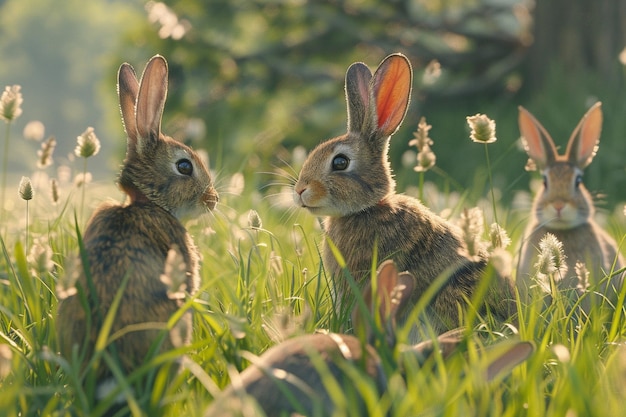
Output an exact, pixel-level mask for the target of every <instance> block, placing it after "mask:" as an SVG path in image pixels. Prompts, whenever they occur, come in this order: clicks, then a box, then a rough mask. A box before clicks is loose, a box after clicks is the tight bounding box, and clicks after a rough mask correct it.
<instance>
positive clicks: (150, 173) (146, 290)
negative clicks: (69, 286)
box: [57, 55, 218, 398]
mask: <svg viewBox="0 0 626 417" xmlns="http://www.w3.org/2000/svg"><path fill="white" fill-rule="evenodd" d="M167 74H168V69H167V62H166V61H165V59H164V58H163V57H161V56H158V55H157V56H154V57H153V58H152V59H151V60H150V62H148V64H147V65H146V68H145V71H144V73H143V75H142V77H141V82H139V83H138V81H137V78H136V76H135V72H134V70H133V68H132V67H131V66H130V65H128V64H123V65H122V66H121V67H120V70H119V73H118V82H119V83H118V93H119V99H120V108H121V112H122V118H123V122H124V127H125V130H126V134H127V136H128V148H127V152H126V159H125V160H124V164H123V166H122V170H121V173H120V175H119V181H118V182H119V186H120V188H121V189H122V190H123V191H124V193H126V194H127V195H128V201H127V202H126V203H125V204H123V205H120V204H114V203H105V204H103V205H102V206H101V207H99V208H98V209H97V210H96V211H95V212H94V214H93V216H92V217H91V219H90V220H89V222H88V225H87V228H86V230H85V232H84V236H83V245H84V253H83V254H82V259H83V261H86V262H85V263H84V264H83V265H82V267H80V268H79V269H80V275H79V277H78V280H77V282H76V288H77V290H78V295H73V296H70V297H69V298H66V299H64V300H62V301H61V302H60V304H59V309H58V317H57V325H58V339H59V347H60V351H61V354H62V355H63V356H64V357H65V358H68V359H69V358H71V357H72V352H73V351H74V350H75V349H77V352H78V353H79V354H81V353H82V354H83V355H84V363H86V362H88V361H89V360H90V359H91V357H92V355H93V353H94V346H95V343H96V340H97V338H98V336H99V333H100V331H101V328H102V326H103V319H104V317H105V316H106V315H107V313H108V311H109V308H110V307H111V303H112V301H113V298H114V297H115V296H116V293H117V292H118V291H122V298H121V303H120V304H119V308H118V310H117V312H116V313H115V319H114V321H113V326H112V328H111V335H113V334H114V333H115V332H120V331H126V332H125V333H123V335H122V336H121V337H119V338H118V339H116V340H115V342H114V343H112V346H109V348H110V352H111V353H112V355H113V356H114V357H117V358H118V359H119V362H120V365H121V368H122V369H123V371H125V372H130V371H132V370H133V369H134V368H136V367H138V366H139V365H140V364H141V363H143V362H144V360H145V359H146V358H147V357H148V356H149V355H148V354H149V351H150V349H151V348H153V345H156V344H157V343H159V340H160V339H162V342H161V345H160V350H166V349H171V348H172V347H173V342H172V340H171V338H170V335H169V334H168V333H167V330H164V329H165V328H166V323H167V322H168V320H169V319H170V318H171V316H172V315H173V314H174V313H175V312H176V311H177V310H178V309H179V300H178V301H177V300H174V299H170V298H168V294H167V290H168V287H167V286H166V285H165V284H164V283H163V282H162V281H161V279H160V278H161V275H162V274H164V267H165V262H166V258H167V256H168V251H170V250H176V251H177V252H178V253H179V255H180V257H182V260H183V262H184V271H185V273H186V276H187V278H186V282H185V283H184V284H185V285H186V288H185V290H186V291H187V292H189V293H193V292H194V291H196V289H197V286H198V279H199V277H198V268H199V266H198V253H197V250H196V247H195V245H194V242H193V240H192V238H191V236H190V235H189V233H187V231H186V230H185V227H184V226H183V224H182V223H181V221H180V218H181V217H183V216H190V215H198V214H201V213H204V212H208V210H212V209H213V208H214V207H215V205H216V203H217V201H218V194H217V192H216V191H215V189H214V188H213V184H212V181H211V177H210V175H209V172H208V171H207V168H206V166H205V165H204V163H203V162H202V160H201V159H200V158H199V157H198V155H197V154H196V153H195V152H194V151H193V150H192V149H190V148H189V147H187V146H185V145H184V144H182V143H180V142H178V141H176V140H174V139H172V138H171V137H168V136H165V135H164V134H163V133H162V132H161V117H162V114H163V107H164V105H165V99H166V95H167ZM126 279H127V284H126V286H125V287H124V288H123V289H121V286H122V283H123V282H124V280H126ZM83 295H84V300H86V302H87V309H86V310H85V308H84V306H83V301H82V300H81V298H83ZM190 314H191V313H190V312H187V313H186V314H185V315H184V316H183V317H182V318H181V319H180V322H179V323H178V324H177V326H176V331H177V332H178V334H175V335H174V334H172V335H171V337H172V338H174V340H176V341H177V343H180V341H182V343H189V341H190V338H191V316H190ZM133 326H134V327H135V328H133ZM110 376H111V374H110V371H109V369H108V368H107V367H105V366H101V367H100V369H98V371H97V381H98V387H97V391H96V395H97V397H98V398H102V397H104V396H106V395H107V392H104V391H105V390H106V389H108V388H106V389H105V387H110V386H111V380H110V379H109V380H107V378H109V377H110Z"/></svg>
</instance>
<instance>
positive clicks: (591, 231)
mask: <svg viewBox="0 0 626 417" xmlns="http://www.w3.org/2000/svg"><path fill="white" fill-rule="evenodd" d="M519 128H520V132H521V135H522V141H523V144H524V148H525V149H526V153H527V154H528V156H529V157H530V159H531V161H532V162H533V163H534V165H535V166H536V168H537V169H538V170H539V171H540V172H541V175H542V176H543V188H542V189H541V190H540V191H539V192H538V193H537V195H536V196H535V200H534V203H533V208H532V217H531V220H530V222H529V223H528V226H527V227H526V232H525V237H524V241H523V244H522V249H521V252H520V261H519V264H518V270H517V286H518V288H519V290H520V293H521V294H527V292H528V288H529V287H530V286H531V285H533V279H534V277H535V276H536V267H535V263H536V261H537V255H538V253H539V252H538V249H537V248H538V247H539V241H540V240H541V239H542V238H543V237H544V236H545V234H546V233H548V232H549V233H552V234H553V235H554V236H556V238H557V239H558V240H559V241H560V242H561V243H562V244H563V252H564V254H565V257H566V259H565V261H566V264H567V271H566V272H565V275H563V276H561V277H560V279H559V280H558V286H559V288H561V289H576V290H577V291H578V292H579V293H582V292H584V291H585V290H586V286H587V284H586V283H582V282H579V278H578V277H577V275H576V269H575V266H576V263H577V262H582V263H584V264H586V267H587V270H588V271H589V273H590V275H589V278H590V282H589V284H590V285H591V286H592V287H594V286H595V284H598V283H599V282H600V281H601V280H604V277H605V276H606V275H607V274H611V273H612V272H613V271H617V270H619V269H620V268H622V267H623V266H624V265H625V264H624V259H623V257H622V255H621V254H620V252H619V250H618V248H617V244H616V243H615V240H613V238H611V236H609V234H608V233H606V232H605V231H604V230H602V228H601V227H600V226H598V224H597V223H596V222H595V221H594V220H593V214H594V205H593V200H592V197H591V195H590V194H589V192H588V191H587V189H586V188H585V186H584V184H583V182H582V176H583V169H585V168H586V167H587V165H589V164H590V163H591V161H592V159H593V157H594V156H595V154H596V152H597V150H598V144H599V142H600V132H601V130H602V108H601V103H600V102H597V103H596V104H594V105H593V106H592V107H591V108H590V109H589V110H588V111H587V113H586V114H585V115H584V116H583V117H582V119H581V120H580V122H579V123H578V126H576V129H574V132H573V133H572V135H571V137H570V139H569V142H568V143H567V149H566V150H565V154H564V155H559V153H558V151H557V148H556V146H555V144H554V141H553V140H552V138H551V137H550V134H549V133H548V132H547V131H546V129H545V128H544V127H543V126H542V125H541V124H540V123H539V122H538V121H537V119H535V118H534V117H533V115H532V114H530V112H528V110H526V109H525V108H523V107H520V108H519ZM527 167H529V169H534V167H533V164H532V163H531V164H530V165H527ZM621 286H622V275H621V274H617V275H614V276H613V277H612V278H611V279H609V280H604V282H603V284H602V285H601V288H592V289H599V290H601V291H602V292H603V293H606V295H609V296H610V295H612V297H611V298H614V299H615V298H616V291H619V289H620V288H621ZM609 287H610V288H609Z"/></svg>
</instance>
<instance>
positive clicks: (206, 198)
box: [202, 188, 220, 211]
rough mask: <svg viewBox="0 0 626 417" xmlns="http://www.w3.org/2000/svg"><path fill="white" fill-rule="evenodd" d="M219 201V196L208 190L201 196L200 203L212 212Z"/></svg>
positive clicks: (212, 190)
mask: <svg viewBox="0 0 626 417" xmlns="http://www.w3.org/2000/svg"><path fill="white" fill-rule="evenodd" d="M219 201H220V196H219V194H218V193H217V191H215V190H214V189H212V188H211V189H208V190H206V191H205V192H204V195H203V196H202V203H203V204H204V205H205V206H206V207H207V208H208V209H209V210H210V211H213V209H214V208H215V206H216V205H217V203H218V202H219Z"/></svg>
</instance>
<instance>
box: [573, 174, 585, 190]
mask: <svg viewBox="0 0 626 417" xmlns="http://www.w3.org/2000/svg"><path fill="white" fill-rule="evenodd" d="M582 182H583V176H582V175H576V182H575V183H574V184H575V186H576V188H578V186H579V185H580V184H582Z"/></svg>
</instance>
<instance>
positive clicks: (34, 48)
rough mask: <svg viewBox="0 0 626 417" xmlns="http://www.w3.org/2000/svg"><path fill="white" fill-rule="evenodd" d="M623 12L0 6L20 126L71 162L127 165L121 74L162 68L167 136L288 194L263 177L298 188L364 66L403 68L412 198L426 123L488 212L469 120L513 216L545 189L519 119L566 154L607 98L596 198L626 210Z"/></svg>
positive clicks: (445, 2)
mask: <svg viewBox="0 0 626 417" xmlns="http://www.w3.org/2000/svg"><path fill="white" fill-rule="evenodd" d="M535 3H536V4H535ZM624 9H626V7H625V6H624V2H623V0H594V1H593V2H589V1H587V0H551V1H541V2H535V1H533V0H388V1H379V0H324V1H317V0H167V1H165V2H155V1H148V2H145V1H144V0H134V1H131V2H124V1H119V0H94V1H91V2H87V3H84V2H79V1H78V0H68V1H66V2H61V3H58V2H55V1H54V0H32V1H29V2H28V3H27V2H23V1H20V0H5V1H2V0H0V10H1V12H0V23H2V24H1V25H0V35H1V36H0V60H1V62H2V65H1V66H0V78H1V79H2V80H3V82H4V84H12V83H19V84H23V92H24V95H25V104H24V109H25V113H24V116H23V118H22V119H23V121H24V122H26V121H27V120H28V118H29V117H31V116H29V113H27V112H32V114H38V115H45V116H36V117H39V118H41V119H42V121H43V122H44V123H45V124H46V127H47V132H49V133H50V134H55V135H57V136H59V135H60V133H59V132H63V134H62V135H61V136H62V137H57V140H58V141H59V147H60V148H63V146H64V143H65V144H66V145H65V146H66V149H67V147H69V148H71V146H72V144H73V142H74V138H75V136H76V135H78V134H79V133H80V132H82V131H83V130H84V128H85V127H86V126H88V125H92V124H93V125H95V127H96V132H99V134H100V136H101V139H103V140H104V141H105V143H109V144H115V146H117V151H116V152H115V154H116V157H115V158H113V159H112V161H115V162H111V163H110V166H111V167H112V168H114V167H116V166H117V165H118V164H119V155H121V154H122V153H123V150H124V143H123V140H122V139H121V138H122V137H123V135H122V129H121V124H120V119H119V112H118V111H117V99H116V97H115V91H114V83H115V73H116V71H117V68H118V67H119V65H120V63H121V62H123V61H127V62H130V63H131V64H133V65H134V66H135V67H136V68H137V70H138V71H141V69H142V68H143V65H144V64H145V62H146V61H147V60H148V59H149V58H150V57H151V56H152V55H154V54H155V53H160V54H162V55H164V56H165V57H166V58H167V59H168V62H169V64H170V92H169V98H168V102H167V104H166V110H165V120H164V123H165V125H166V127H165V130H166V132H168V133H171V134H173V135H174V136H176V137H178V138H180V139H183V140H185V141H187V142H190V143H191V144H193V145H194V146H196V147H201V148H205V149H207V150H209V154H210V157H211V164H212V166H213V167H214V168H216V169H217V170H218V171H220V172H222V173H223V175H221V177H222V179H223V180H225V179H227V178H228V177H229V176H230V175H231V174H233V173H235V172H243V173H244V174H245V175H246V179H247V180H248V182H247V185H248V186H251V187H256V188H260V187H262V186H263V185H264V184H267V183H270V182H275V181H276V178H275V177H272V176H270V175H258V173H259V172H264V171H272V170H274V167H275V166H278V167H285V164H286V163H287V162H288V163H290V164H292V165H293V168H294V169H295V170H296V171H297V170H298V169H299V166H298V164H299V162H300V161H301V158H298V157H295V156H297V155H301V154H302V152H301V150H302V148H299V147H300V146H301V147H304V149H311V148H312V147H313V146H315V145H316V144H317V143H318V142H320V141H322V140H324V139H326V138H328V137H331V136H334V135H337V134H341V133H343V132H344V131H345V120H346V111H345V102H344V99H343V77H344V74H345V70H346V69H347V67H348V66H349V65H350V64H351V63H352V62H354V61H364V62H365V63H367V64H368V65H369V66H370V67H371V68H374V67H375V66H376V65H377V64H378V63H379V62H380V61H381V59H383V58H384V57H385V56H386V55H388V54H389V53H393V52H402V53H404V54H406V55H407V56H408V57H409V58H410V60H411V62H412V63H413V67H414V71H415V82H414V93H413V101H412V104H411V107H410V110H409V114H408V116H407V119H406V120H405V122H404V125H403V126H402V128H401V130H400V131H399V132H398V133H397V134H396V135H395V136H394V139H393V140H392V145H391V156H392V158H393V166H394V167H395V173H396V176H397V180H398V185H399V189H400V190H401V191H402V190H404V189H405V188H406V187H407V186H409V185H411V184H412V183H416V182H417V174H416V173H415V172H413V170H412V169H411V166H410V164H411V162H410V154H408V156H409V157H407V152H411V150H410V147H409V146H408V141H409V140H410V139H411V137H412V134H411V132H412V131H414V130H415V128H416V126H417V123H418V121H419V119H420V117H421V116H425V117H426V120H427V122H428V123H429V124H431V125H432V126H433V128H432V130H431V137H432V138H433V139H434V141H435V143H434V145H433V150H434V152H435V153H436V154H437V156H438V157H437V166H436V168H437V169H436V170H434V171H430V172H428V173H427V174H426V175H427V180H433V181H437V182H438V183H439V184H440V185H441V186H442V187H450V188H452V189H454V188H458V189H463V190H468V192H469V194H470V197H471V198H472V199H476V198H478V197H481V196H484V195H486V187H487V182H486V180H485V179H486V168H485V167H486V164H485V154H484V149H483V147H482V146H477V145H476V144H474V143H471V142H470V140H469V138H468V130H467V124H466V122H465V117H466V116H468V115H473V114H476V113H486V114H488V115H489V116H490V117H491V118H492V119H495V120H496V122H497V136H498V141H497V142H496V143H494V144H492V145H490V147H489V152H490V157H491V158H490V159H491V161H492V170H493V173H494V175H495V181H496V185H497V186H498V188H500V189H501V190H502V192H503V198H505V199H509V198H511V196H512V195H513V193H514V192H515V191H516V190H527V189H528V182H529V179H530V178H531V176H530V175H529V174H528V173H526V172H524V170H523V167H524V164H525V162H526V156H525V154H524V153H523V152H521V151H520V149H519V147H518V146H517V138H518V136H519V131H518V128H517V106H518V105H520V104H521V105H524V106H526V107H527V108H528V109H529V110H530V111H531V112H533V113H534V114H535V115H536V116H537V117H538V119H539V120H540V121H541V122H542V123H543V124H544V126H545V127H546V128H547V129H548V130H549V131H550V132H551V133H552V135H553V137H554V138H555V140H556V141H557V143H560V144H564V143H565V141H566V140H567V138H568V136H569V134H570V132H571V131H572V129H573V128H574V126H575V125H576V123H577V122H578V120H579V118H580V117H581V116H582V114H583V113H584V111H585V109H586V108H587V107H588V106H589V105H590V104H592V102H593V101H594V100H597V99H600V100H602V101H603V103H604V106H603V109H604V113H605V123H604V133H603V138H602V142H601V144H600V152H599V154H598V156H597V158H596V160H595V161H594V163H593V164H591V166H590V167H589V168H588V170H587V175H586V182H587V184H588V185H589V188H590V189H592V190H597V191H600V192H603V193H606V194H607V195H608V200H609V202H616V201H619V200H626V171H625V169H624V163H623V158H622V155H624V154H626V141H624V140H623V139H622V137H623V135H624V133H623V132H625V131H626V118H624V117H623V115H624V114H626V100H624V91H623V90H624V74H625V72H624V65H622V64H620V62H619V61H618V56H619V53H620V51H621V50H622V48H623V47H624V46H626V38H625V36H626V35H625V31H626V29H625V28H626V26H624V25H623V22H624V21H626V11H625V10H624ZM107 74H108V75H107ZM95 80H100V82H99V84H97V83H96V81H95ZM33 83H35V84H33ZM35 108H36V111H35ZM94 113H95V114H103V115H105V116H104V117H105V118H104V120H100V119H99V118H98V117H96V116H94ZM66 128H67V129H69V131H70V132H71V133H66V132H67V131H68V130H66ZM107 138H108V139H109V141H107ZM68 142H69V145H67V143H68ZM106 148H107V149H111V146H106ZM295 149H299V152H295V155H294V150H295ZM403 156H404V158H403ZM15 160H16V161H18V162H19V161H21V160H24V158H16V159H15ZM283 161H284V162H283ZM402 161H405V163H407V165H405V166H404V167H403V166H402ZM407 161H408V162H407ZM623 190H624V191H623Z"/></svg>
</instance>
